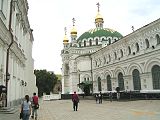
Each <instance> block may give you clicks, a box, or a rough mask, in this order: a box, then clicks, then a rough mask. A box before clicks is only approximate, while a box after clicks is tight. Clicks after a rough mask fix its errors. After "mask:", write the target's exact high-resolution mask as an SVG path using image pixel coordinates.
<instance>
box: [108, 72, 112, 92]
mask: <svg viewBox="0 0 160 120" xmlns="http://www.w3.org/2000/svg"><path fill="white" fill-rule="evenodd" d="M107 90H108V91H112V84H111V76H110V75H108V76H107Z"/></svg>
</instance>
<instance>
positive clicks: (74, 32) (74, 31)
mask: <svg viewBox="0 0 160 120" xmlns="http://www.w3.org/2000/svg"><path fill="white" fill-rule="evenodd" d="M71 34H77V30H76V28H75V27H74V26H73V28H72V30H71Z"/></svg>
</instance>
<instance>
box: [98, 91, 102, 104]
mask: <svg viewBox="0 0 160 120" xmlns="http://www.w3.org/2000/svg"><path fill="white" fill-rule="evenodd" d="M98 97H99V104H102V93H101V92H100V93H99V95H98Z"/></svg>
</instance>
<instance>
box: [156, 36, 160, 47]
mask: <svg viewBox="0 0 160 120" xmlns="http://www.w3.org/2000/svg"><path fill="white" fill-rule="evenodd" d="M156 39H157V45H159V44H160V37H159V35H158V34H157V35H156Z"/></svg>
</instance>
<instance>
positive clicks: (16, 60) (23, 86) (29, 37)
mask: <svg viewBox="0 0 160 120" xmlns="http://www.w3.org/2000/svg"><path fill="white" fill-rule="evenodd" d="M27 14H28V2H27V0H0V85H1V87H2V86H6V79H7V78H6V75H7V73H8V74H10V78H9V80H8V87H7V88H8V89H7V93H8V94H7V101H8V102H7V105H8V106H13V105H17V104H18V103H19V101H20V100H21V99H22V98H24V96H25V95H26V94H28V95H30V96H32V94H33V92H36V93H37V87H36V78H35V75H34V60H33V58H32V45H33V41H34V38H33V34H32V31H33V30H32V29H31V28H30V24H29V21H28V16H27ZM12 43H13V44H12ZM10 45H11V46H10ZM9 46H10V47H9ZM7 51H9V52H8V53H9V55H8V58H9V59H8V65H7ZM7 69H8V70H7Z"/></svg>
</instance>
